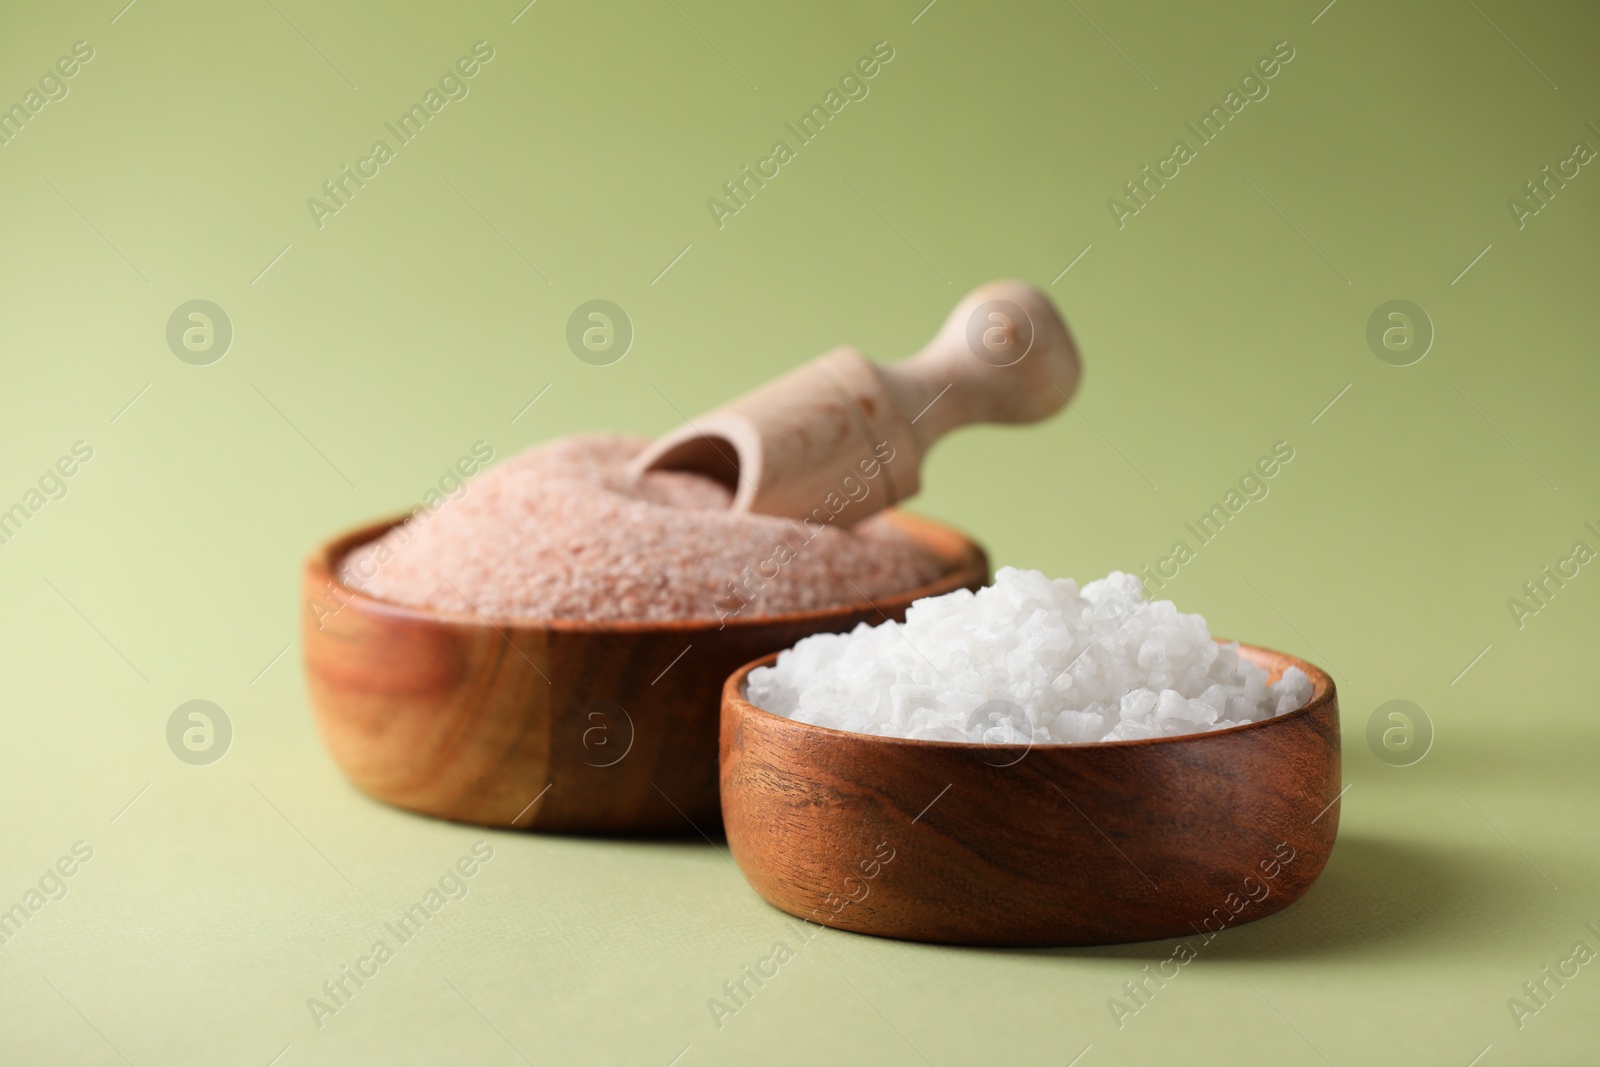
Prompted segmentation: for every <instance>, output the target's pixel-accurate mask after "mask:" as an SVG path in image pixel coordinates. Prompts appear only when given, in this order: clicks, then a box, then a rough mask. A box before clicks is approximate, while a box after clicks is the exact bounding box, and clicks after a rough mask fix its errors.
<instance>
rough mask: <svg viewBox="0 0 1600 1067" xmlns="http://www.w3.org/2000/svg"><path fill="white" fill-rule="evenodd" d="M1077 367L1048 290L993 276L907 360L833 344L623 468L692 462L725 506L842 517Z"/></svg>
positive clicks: (911, 488)
mask: <svg viewBox="0 0 1600 1067" xmlns="http://www.w3.org/2000/svg"><path fill="white" fill-rule="evenodd" d="M1081 373H1082V371H1081V367H1080V365H1079V362H1078V350H1077V348H1076V347H1075V346H1074V345H1073V343H1072V337H1071V335H1070V334H1068V333H1067V327H1066V324H1065V323H1064V322H1062V321H1061V316H1060V315H1059V314H1058V313H1057V311H1056V309H1055V306H1054V305H1053V304H1051V302H1050V298H1049V297H1048V296H1046V295H1045V294H1044V293H1043V292H1041V291H1040V290H1039V289H1036V288H1034V287H1033V286H1031V285H1026V284H1024V283H1022V282H1013V281H1002V282H991V283H989V284H988V285H984V286H981V287H980V288H978V289H974V290H973V291H972V292H971V293H969V294H967V296H966V298H965V299H964V300H962V301H961V303H959V304H957V305H956V307H955V310H954V311H952V312H951V313H950V316H949V318H947V319H945V322H944V326H943V327H941V328H940V330H939V332H938V334H937V335H935V336H934V338H933V340H932V341H929V342H928V344H927V346H926V347H925V348H923V349H922V351H920V352H918V353H917V354H916V355H915V356H912V357H911V358H910V359H907V360H905V361H903V362H901V363H896V364H892V365H879V364H874V363H871V362H869V361H868V360H867V359H866V357H864V356H863V355H862V354H861V353H860V352H858V351H856V350H855V349H854V348H850V347H848V346H846V347H841V348H836V349H834V350H833V351H832V352H829V353H827V354H826V355H822V356H818V357H817V358H816V359H814V360H812V361H811V362H809V363H806V364H804V365H803V366H800V367H797V368H796V369H794V370H792V371H790V372H789V373H787V374H785V375H783V376H781V377H779V378H776V379H774V380H772V381H770V382H768V383H767V384H765V385H762V386H759V387H757V388H756V389H753V390H751V391H750V392H748V393H746V394H744V395H743V396H741V397H738V398H737V399H735V400H732V401H729V402H728V403H727V404H724V405H723V406H722V407H719V408H717V409H715V410H714V411H711V412H709V413H707V414H705V415H702V416H700V417H699V418H697V419H692V420H690V421H689V422H687V423H685V424H684V425H683V426H680V427H678V428H677V429H676V430H673V431H672V432H671V433H669V434H667V435H665V436H664V437H661V438H659V439H658V440H656V442H655V443H654V444H652V445H651V446H650V447H649V448H646V449H645V450H644V451H643V452H642V453H640V454H639V456H638V457H637V458H636V459H635V460H634V462H633V466H632V470H633V472H634V474H636V475H637V474H642V473H643V472H645V471H651V470H688V471H697V472H699V473H702V474H706V475H709V476H711V477H713V478H716V479H718V480H719V481H722V482H724V483H725V484H727V485H728V486H729V487H730V488H732V489H733V490H734V497H733V510H735V511H751V512H756V513H759V514H763V515H781V516H785V517H788V518H796V519H811V520H814V521H816V522H819V523H823V524H833V525H837V526H853V525H855V524H856V523H858V522H860V521H861V520H862V519H865V518H866V517H867V516H869V515H872V514H873V513H875V512H878V511H881V510H883V509H884V508H886V507H889V506H891V505H893V504H896V503H898V502H899V501H902V500H904V499H906V498H907V497H909V496H912V495H913V494H915V493H916V492H917V490H918V489H919V488H920V487H921V470H922V457H923V456H925V455H926V454H927V452H928V449H929V448H931V447H932V446H933V443H934V442H935V441H937V440H938V439H939V438H940V437H943V436H944V435H945V434H946V433H948V432H950V431H951V430H953V429H955V428H956V427H958V426H965V425H967V424H968V423H975V422H1002V423H1027V422H1037V421H1039V420H1040V419H1043V418H1045V417H1046V416H1047V415H1053V414H1054V413H1055V412H1057V411H1059V410H1060V409H1061V408H1062V407H1063V406H1064V405H1065V404H1066V403H1067V401H1068V400H1069V399H1071V397H1072V394H1073V392H1074V391H1075V390H1076V389H1077V387H1078V378H1079V377H1080V375H1081Z"/></svg>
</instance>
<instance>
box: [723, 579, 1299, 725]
mask: <svg viewBox="0 0 1600 1067" xmlns="http://www.w3.org/2000/svg"><path fill="white" fill-rule="evenodd" d="M747 695H748V697H749V699H750V702H751V703H753V704H755V705H756V706H757V707H761V708H765V709H766V710H768V711H771V712H775V713H777V714H779V715H785V716H788V717H789V718H792V719H797V720H799V721H801V722H808V723H813V724H815V725H818V726H828V727H832V728H834V729H837V730H850V731H854V732H856V733H864V734H880V735H883V736H888V737H910V738H923V739H927V740H935V741H968V742H983V743H988V744H1029V743H1033V744H1065V743H1075V742H1077V743H1081V742H1086V741H1125V740H1131V739H1135V738H1145V737H1172V736H1176V735H1179V734H1191V733H1200V732H1204V731H1207V730H1221V729H1225V728H1227V727H1230V726H1239V725H1242V724H1244V723H1247V722H1256V721H1258V720H1261V719H1267V718H1271V717H1272V716H1274V715H1282V714H1283V713H1285V712H1288V711H1293V710H1295V709H1296V708H1299V707H1302V706H1303V705H1304V704H1305V703H1306V701H1307V700H1309V699H1310V698H1311V679H1310V678H1308V677H1307V676H1306V674H1305V672H1304V671H1301V670H1299V669H1298V668H1296V667H1290V668H1289V669H1288V670H1286V671H1284V672H1283V677H1282V678H1280V679H1279V680H1278V681H1277V682H1274V683H1273V684H1271V685H1268V684H1267V672H1266V671H1264V670H1262V669H1261V668H1260V667H1257V666H1256V665H1255V664H1253V663H1250V662H1249V661H1247V660H1245V659H1244V658H1242V657H1241V656H1240V655H1239V652H1238V645H1236V644H1226V645H1223V644H1218V643H1216V642H1215V641H1213V640H1212V639H1211V632H1210V630H1209V629H1207V627H1206V620H1205V619H1204V617H1202V616H1200V615H1189V614H1184V613H1182V612H1180V611H1178V609H1177V607H1176V606H1175V605H1174V604H1173V603H1172V601H1170V600H1146V599H1145V598H1144V589H1143V584H1142V583H1141V582H1140V581H1139V579H1138V578H1136V577H1134V576H1133V575H1131V574H1124V573H1123V572H1121V571H1113V572H1112V573H1111V574H1110V575H1108V576H1106V577H1105V578H1102V579H1100V580H1099V581H1096V582H1090V583H1089V584H1088V585H1086V586H1084V587H1083V588H1082V589H1081V590H1080V589H1079V588H1078V584H1077V583H1076V582H1074V581H1071V580H1070V579H1065V578H1060V579H1055V580H1052V579H1050V578H1047V577H1046V576H1045V575H1044V574H1042V573H1040V572H1039V571H1032V570H1017V569H1015V568H1012V567H1002V568H1001V569H1000V571H999V573H998V574H997V575H996V576H995V581H994V584H993V585H991V586H987V587H985V588H984V589H981V590H979V591H978V592H977V593H976V594H974V593H972V592H971V591H969V590H965V589H962V590H958V591H956V592H954V593H950V594H947V595H945V596H938V597H928V598H926V599H923V600H918V601H917V602H916V603H914V604H912V605H911V608H910V610H909V611H907V612H906V621H905V622H904V623H903V624H896V623H890V622H886V623H884V624H882V625H880V626H868V625H867V624H866V623H861V624H860V625H858V626H857V627H856V628H855V629H854V630H852V631H851V632H850V633H847V634H817V635H816V636H814V637H807V638H806V639H804V640H803V641H801V642H800V643H799V644H797V645H795V646H794V648H792V649H789V650H788V651H786V652H783V653H782V654H780V655H779V657H778V661H777V663H776V665H775V666H772V667H761V668H758V669H756V670H754V671H751V672H750V680H749V685H748V688H747Z"/></svg>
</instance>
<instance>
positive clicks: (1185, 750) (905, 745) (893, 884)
mask: <svg viewBox="0 0 1600 1067" xmlns="http://www.w3.org/2000/svg"><path fill="white" fill-rule="evenodd" d="M1240 654H1241V655H1243V656H1244V657H1245V658H1246V659H1248V660H1250V661H1251V662H1252V663H1255V664H1257V665H1258V666H1260V667H1263V668H1265V669H1266V670H1267V671H1268V672H1269V673H1270V674H1271V675H1272V677H1273V678H1274V679H1276V678H1277V676H1278V675H1280V674H1281V673H1282V672H1283V670H1284V669H1285V668H1287V667H1290V666H1294V667H1299V668H1300V669H1301V670H1303V671H1305V672H1306V674H1307V675H1309V676H1310V678H1311V681H1312V685H1313V691H1312V696H1311V699H1310V701H1309V702H1308V703H1307V704H1306V705H1305V706H1304V707H1302V708H1300V709H1299V710H1297V711H1292V712H1289V713H1286V714H1284V715H1279V716H1277V717H1275V718H1272V719H1267V720H1265V721H1262V722H1257V723H1250V724H1247V725H1244V726H1237V727H1233V728H1230V729H1226V730H1219V731H1215V732H1213V733H1204V734H1193V735H1188V736H1182V737H1167V738H1152V739H1149V740H1142V741H1109V742H1101V743H1097V744H1069V745H1035V746H1032V747H1031V748H1030V747H1027V746H1019V745H1009V746H999V745H995V746H990V745H982V744H961V743H952V742H944V741H912V740H906V739H902V738H891V737H875V736H869V735H866V734H857V733H847V732H844V731H841V730H832V729H828V728H826V727H821V726H812V725H809V724H806V723H801V722H796V721H794V720H793V719H788V718H785V717H783V716H780V715H775V714H773V713H771V712H768V711H763V710H762V709H760V708H758V707H756V706H755V705H753V704H751V703H750V702H749V701H748V700H746V699H745V698H744V693H745V679H746V677H747V676H748V675H749V673H750V671H751V670H753V669H755V668H756V667H760V666H768V665H770V664H772V662H773V661H774V660H775V659H776V658H777V657H776V656H767V657H766V658H764V659H761V660H758V661H756V662H755V663H750V664H747V665H746V666H745V667H744V668H742V669H741V670H739V671H738V673H736V674H734V675H733V676H731V677H730V678H729V679H728V682H727V684H726V685H725V686H724V687H723V691H722V818H723V824H724V826H725V828H726V831H727V835H728V845H729V847H730V848H731V849H732V851H733V858H734V860H735V861H736V862H737V863H738V865H739V869H740V870H741V871H743V872H744V876H745V878H746V879H747V880H748V881H749V882H750V884H751V885H752V886H753V887H754V888H755V890H756V892H758V893H760V894H761V895H762V896H763V897H765V898H766V899H767V900H768V901H769V902H770V903H772V904H774V905H776V906H777V907H779V908H782V909H783V910H784V911H786V912H789V913H790V914H791V915H798V916H800V917H801V918H804V919H809V920H811V921H813V922H817V923H823V924H825V925H828V926H832V927H837V928H838V929H841V930H854V931H857V932H859V933H866V934H877V935H880V936H883V937H897V938H904V939H907V940H911V941H937V942H950V943H956V944H969V945H1028V946H1053V945H1099V944H1114V943H1118V942H1125V941H1148V940H1153V939H1156V938H1168V937H1193V936H1194V935H1196V934H1200V935H1202V936H1204V935H1206V934H1208V933H1214V932H1216V931H1218V930H1220V929H1222V928H1225V927H1228V926H1233V925H1237V924H1238V923H1242V922H1251V921H1254V920H1256V919H1260V918H1263V917H1265V916H1267V915H1271V914H1272V913H1273V912H1275V911H1277V910H1279V909H1280V908H1283V907H1286V906H1288V905H1289V904H1291V903H1293V902H1294V901H1295V900H1296V899H1298V898H1299V897H1300V895H1301V894H1302V893H1304V892H1305V891H1306V889H1308V888H1309V887H1310V885H1311V883H1312V882H1314V881H1315V880H1316V878H1317V875H1318V874H1320V873H1321V872H1322V867H1323V865H1324V864H1325V863H1326V862H1327V859H1328V854H1329V852H1331V851H1332V849H1333V840H1334V835H1335V833H1336V832H1337V830H1338V826H1339V810H1338V806H1337V805H1336V803H1335V801H1336V800H1337V799H1338V797H1339V789H1340V785H1339V705H1338V700H1337V697H1336V694H1335V692H1334V686H1333V680H1332V679H1331V678H1329V677H1328V675H1327V674H1326V673H1324V672H1323V671H1321V670H1318V669H1317V668H1316V667H1313V666H1312V665H1311V664H1309V663H1306V662H1305V661H1303V660H1299V659H1296V658H1294V657H1293V656H1287V655H1284V654H1283V653H1281V652H1272V651H1269V650H1267V649H1264V648H1252V647H1250V646H1248V645H1245V646H1241V647H1240ZM1208 939H1209V938H1208Z"/></svg>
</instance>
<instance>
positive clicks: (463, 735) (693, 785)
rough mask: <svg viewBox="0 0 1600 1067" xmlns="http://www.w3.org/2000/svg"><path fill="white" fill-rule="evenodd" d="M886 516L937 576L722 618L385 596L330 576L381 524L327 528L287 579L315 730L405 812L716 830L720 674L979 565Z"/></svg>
mask: <svg viewBox="0 0 1600 1067" xmlns="http://www.w3.org/2000/svg"><path fill="white" fill-rule="evenodd" d="M892 521H894V522H895V523H896V524H897V525H898V526H900V527H901V528H902V529H903V530H905V531H906V532H907V533H909V534H910V535H911V536H913V537H915V538H916V539H917V540H918V541H919V542H921V543H922V544H924V545H926V546H927V547H928V548H930V549H931V550H932V551H933V552H935V553H936V554H937V555H938V556H939V557H940V558H941V559H943V560H944V561H945V563H946V566H947V573H946V576H945V577H944V578H943V579H941V580H939V581H938V582H936V583H933V584H931V585H929V586H925V587H923V588H920V589H917V590H913V591H911V592H908V593H905V594H902V595H900V596H897V597H889V598H882V599H879V600H878V601H877V602H876V604H875V605H869V604H865V603H857V604H852V605H846V606H843V607H840V608H836V609H832V610H827V611H812V612H799V613H793V614H788V615H778V616H770V617H767V618H741V619H736V620H730V621H729V622H728V623H727V624H726V626H725V627H722V628H720V629H719V626H718V623H717V622H716V620H714V619H713V620H710V621H696V622H683V623H586V622H580V621H554V622H540V621H533V620H518V619H496V620H493V621H490V620H487V619H484V618H482V617H480V616H471V615H449V614H444V613H440V612H434V611H430V610H427V609H421V608H412V607H406V606H404V605H399V604H391V603H387V602H384V601H381V600H377V599H374V598H372V597H368V596H365V595H363V594H361V593H358V592H356V591H354V590H352V589H349V588H347V587H345V586H343V585H341V584H340V583H339V582H338V580H337V578H336V575H337V573H338V567H339V562H340V561H341V560H342V559H343V558H344V556H345V555H346V554H347V553H349V552H350V551H351V550H352V549H354V548H355V547H357V546H359V545H362V544H365V543H367V542H369V541H371V540H373V539H374V538H376V537H378V536H380V535H381V534H382V533H384V532H385V531H386V530H388V529H389V528H390V527H391V526H393V525H394V522H392V521H391V522H385V523H379V524H376V525H372V526H368V527H366V528H364V529H359V530H355V531H353V532H350V533H347V534H344V535H342V536H339V537H336V538H333V539H332V540H330V541H328V542H327V543H325V544H323V545H320V546H318V547H317V548H316V549H315V550H314V551H313V552H312V553H311V555H310V557H309V558H308V559H307V560H306V562H305V567H304V570H303V577H302V583H303V597H304V600H305V604H306V607H305V610H304V611H303V613H302V618H303V624H302V647H303V651H304V656H305V671H306V682H307V686H308V689H309V692H310V697H311V705H312V708H313V711H314V714H315V718H316V723H317V727H318V730H319V732H320V734H321V736H322V740H323V743H324V744H325V745H326V747H327V749H328V751H329V753H331V754H332V756H333V758H334V761H335V762H336V763H337V764H338V765H339V767H340V768H341V769H342V770H343V771H344V773H345V774H346V776H348V777H349V779H350V780H351V781H352V782H353V783H355V785H356V786H357V787H359V788H360V789H362V790H363V791H365V792H366V793H369V794H371V795H372V796H374V797H376V798H377V799H379V800H382V801H385V802H386V803H389V804H394V805H396V806H398V807H402V808H407V809H410V810H412V811H417V812H422V813H425V814H428V815H434V816H438V817H440V818H444V819H454V820H459V821H463V822H471V823H479V824H482V825H485V826H501V827H504V826H516V827H521V828H526V829H534V830H551V831H571V832H596V833H658V832H688V831H689V830H690V824H691V823H692V824H693V825H694V826H695V827H698V828H700V829H702V830H705V831H708V832H714V831H715V830H716V829H717V828H718V826H719V824H720V809H719V803H718V797H717V718H718V709H719V701H720V695H721V690H722V683H723V682H724V680H726V678H727V676H728V675H729V674H730V673H732V672H733V671H734V670H735V669H737V668H738V666H739V665H740V664H742V663H745V662H747V661H749V660H750V659H751V658H752V657H755V656H760V655H765V654H766V653H768V652H773V651H776V650H778V649H783V648H787V647H789V646H791V645H793V644H794V643H795V642H796V641H799V640H800V639H801V638H803V637H807V636H809V635H811V634H813V633H820V632H831V631H839V630H846V629H849V628H850V627H852V626H854V625H855V624H856V623H858V622H861V621H867V622H872V623H877V622H881V621H882V619H883V617H884V616H887V617H890V618H896V619H901V618H904V615H905V609H906V608H907V607H908V606H910V604H911V601H912V600H914V599H917V598H919V597H923V596H936V595H939V594H941V593H945V592H949V591H951V590H954V589H959V588H962V587H966V588H974V589H975V588H977V587H979V586H981V585H982V584H983V583H984V582H986V581H987V580H988V560H987V558H986V557H985V556H984V554H983V550H982V549H981V548H979V547H978V546H977V545H976V544H975V543H973V542H972V541H971V540H969V539H968V538H966V537H965V536H963V535H962V534H960V533H958V532H956V531H954V530H951V529H949V528H947V527H943V526H939V525H937V524H935V523H931V522H928V521H926V520H923V519H918V518H914V517H912V516H909V515H902V514H898V513H896V514H894V515H893V516H892ZM880 611H881V613H882V614H880ZM686 650H687V651H686ZM536 800H537V802H536V803H535V801H536Z"/></svg>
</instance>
